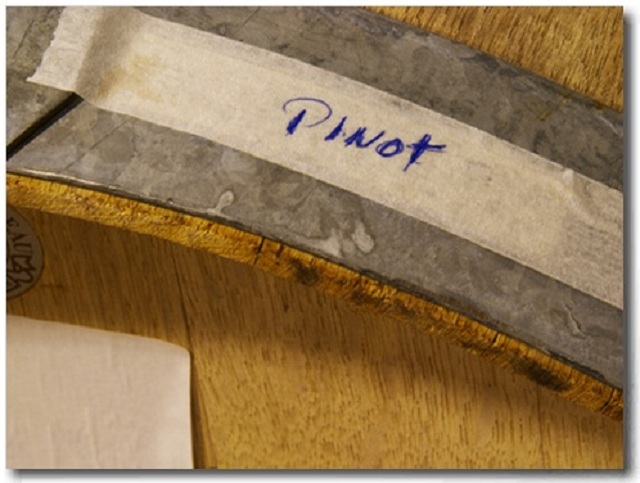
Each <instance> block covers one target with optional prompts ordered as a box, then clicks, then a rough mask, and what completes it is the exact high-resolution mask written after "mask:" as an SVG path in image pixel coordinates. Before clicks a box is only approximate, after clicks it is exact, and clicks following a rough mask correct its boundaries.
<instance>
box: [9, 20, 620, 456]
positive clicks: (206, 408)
mask: <svg viewBox="0 0 640 483" xmlns="http://www.w3.org/2000/svg"><path fill="white" fill-rule="evenodd" d="M560 10H561V11H560ZM583 10H585V9H583ZM588 10H589V12H588V13H580V12H578V13H579V15H572V14H571V13H570V12H569V11H568V10H566V9H551V10H548V9H534V10H529V11H528V13H527V12H525V14H523V13H522V11H521V10H520V9H518V11H517V12H516V10H514V9H482V8H465V9H449V8H446V9H426V8H424V9H421V10H420V11H417V10H415V9H411V8H407V9H390V10H386V13H387V14H389V15H391V16H394V17H396V18H401V19H403V20H410V21H412V22H414V23H415V22H417V24H419V25H423V26H427V27H428V28H430V29H433V30H436V31H438V29H441V30H442V31H441V32H440V33H445V32H448V33H449V35H448V36H450V37H453V38H455V39H457V40H462V41H465V43H469V44H470V45H473V46H476V47H480V48H482V49H483V50H485V49H486V50H488V51H489V52H490V53H492V54H494V55H497V56H500V57H503V58H506V60H510V61H512V62H515V61H517V62H520V63H521V65H523V66H524V67H525V68H528V69H530V70H536V69H538V70H537V72H539V73H540V74H543V75H546V76H548V77H552V78H554V80H556V81H558V82H560V83H563V84H565V85H567V86H569V87H571V88H574V89H578V90H582V92H585V93H587V94H588V95H590V96H591V97H593V98H595V99H597V100H599V101H600V102H602V103H605V104H607V105H611V106H612V107H616V108H619V106H621V105H622V95H621V91H619V92H618V93H617V94H615V92H614V91H616V89H617V87H616V85H619V86H621V85H622V84H621V79H619V80H620V83H618V84H616V83H615V82H612V79H614V80H615V79H618V78H619V77H620V74H619V72H618V73H616V68H618V67H619V68H620V69H621V65H622V64H621V58H620V55H619V52H621V41H622V38H621V35H618V34H617V33H616V32H621V29H622V17H621V14H622V11H621V9H598V10H596V9H588ZM567 12H569V13H567ZM523 15H524V17H523ZM584 15H586V17H585V16H584ZM523 18H524V19H525V20H526V21H525V20H522V19H523ZM518 19H520V20H518ZM585 19H591V20H588V21H587V20H585ZM533 25H535V27H534V26H533ZM616 29H619V30H616ZM532 32H541V34H540V35H533V34H532ZM545 32H546V33H547V35H545V34H544V33H545ZM529 35H533V37H534V41H532V42H534V44H536V43H537V44H536V45H537V46H536V45H533V46H532V45H531V42H530V44H529V45H527V46H526V47H523V45H525V43H526V39H527V38H528V37H527V36H529ZM598 35H600V37H597V38H598V40H597V42H594V41H593V37H594V36H598ZM500 39H502V40H500ZM505 39H506V40H505ZM509 39H511V40H509ZM523 39H524V40H523ZM558 39H565V43H568V44H570V45H571V46H572V47H567V46H566V45H564V44H563V43H562V42H560V43H558ZM584 39H587V40H589V42H585V41H584ZM474 42H479V44H478V45H476V44H474ZM581 43H584V44H590V45H591V47H588V48H586V50H584V49H585V47H584V46H582V45H579V44H581ZM498 46H499V48H498ZM492 49H494V50H493V51H492ZM500 49H502V50H500ZM581 49H583V50H581ZM580 52H586V53H585V54H584V55H585V56H586V58H588V59H589V62H588V63H586V64H585V62H584V61H583V60H581V59H582V57H581V55H583V54H581V53H580ZM510 56H512V57H510ZM545 56H547V57H548V59H551V60H548V59H547V61H545V60H543V59H545V58H547V57H545ZM557 59H559V60H557ZM611 59H613V61H612V60H611ZM580 65H586V67H585V68H584V69H582V70H581V67H580ZM541 66H542V67H541ZM598 66H599V67H598ZM616 66H617V67H616ZM545 69H548V70H545ZM563 69H564V70H563ZM600 69H606V73H604V72H603V71H602V70H600ZM556 74H557V75H561V76H564V77H563V78H562V79H560V78H556V77H554V76H555V75H556ZM563 79H564V80H563ZM597 85H600V87H597ZM581 86H582V87H581ZM594 86H595V87H594ZM612 89H613V90H612ZM607 96H610V97H607ZM18 178H19V177H14V176H11V177H9V182H10V183H13V184H10V185H9V188H8V199H9V201H10V202H11V203H12V204H13V205H14V206H15V207H16V208H17V209H18V211H19V212H20V213H21V214H22V215H23V216H24V217H25V218H26V219H27V220H28V221H29V222H30V224H31V225H32V227H33V228H34V230H35V231H36V232H37V233H38V235H39V236H40V238H41V240H42V242H43V246H44V250H45V271H44V273H43V275H42V278H41V280H40V281H39V283H38V285H37V286H36V287H35V288H34V289H33V290H32V291H30V292H28V293H27V294H25V295H23V296H21V297H18V298H16V299H13V300H10V301H9V302H8V304H7V306H8V310H9V312H11V313H15V314H19V315H27V316H31V317H35V318H44V319H51V320H61V321H66V322H70V323H81V324H85V325H89V326H94V327H101V328H107V329H110V330H117V331H123V332H129V333H135V334H140V335H145V336H149V337H157V338H162V339H165V340H169V341H171V342H175V343H177V344H180V345H182V346H184V347H187V348H188V349H189V350H190V351H191V353H192V356H193V410H194V445H195V456H196V463H197V466H198V467H206V468H212V467H220V468H292V467H295V468H319V467H322V468H381V467H385V468H398V467H402V468H620V467H621V466H622V464H623V446H622V442H623V441H622V439H623V438H622V433H623V425H622V422H621V421H616V420H613V419H611V418H609V417H606V416H604V415H602V414H598V413H596V412H593V411H590V410H588V409H585V408H584V407H581V406H579V405H577V404H574V403H573V402H571V401H568V400H566V399H562V398H561V397H559V396H558V394H557V393H555V392H553V391H552V390H550V389H549V388H548V387H545V386H544V385H543V384H542V381H543V380H544V377H542V378H540V377H539V378H538V379H537V383H536V382H534V381H533V380H530V379H531V378H532V379H535V376H534V375H532V373H531V371H530V372H527V371H526V370H523V371H521V372H522V373H523V374H525V375H527V376H528V377H529V378H530V379H527V378H523V377H521V376H520V375H517V374H516V373H515V372H514V371H513V369H514V368H515V366H514V365H513V364H511V365H510V366H509V367H510V368H511V370H505V369H503V368H501V367H499V366H498V365H497V364H493V363H491V362H490V361H487V360H485V359H482V358H479V357H477V356H476V355H474V354H473V352H474V351H475V352H479V350H478V348H477V347H473V346H468V349H470V350H463V349H462V348H459V347H456V346H455V345H453V344H450V343H448V342H447V341H446V340H445V339H446V337H447V334H446V333H439V332H438V331H435V330H429V327H428V326H427V325H424V324H423V325H421V324H418V323H416V322H417V321H418V320H417V319H419V318H420V317H418V315H419V314H417V312H413V313H411V312H407V311H405V314H404V320H405V322H406V323H401V322H399V321H398V317H396V316H393V314H391V313H386V314H380V313H376V312H375V311H373V310H366V309H365V307H369V308H371V304H369V305H368V304H367V303H365V302H366V301H364V300H358V297H355V299H356V300H353V301H351V302H348V301H344V300H341V299H340V298H337V297H334V296H332V295H330V294H329V293H327V291H326V290H317V288H318V287H320V288H325V289H326V288H327V286H328V285H330V284H329V282H324V281H323V280H322V279H323V277H325V278H326V277H327V273H326V270H328V269H323V270H325V272H323V270H321V269H320V268H318V267H319V266H321V263H320V262H314V261H313V260H311V261H307V262H304V263H303V262H302V260H303V258H302V256H297V255H296V254H295V253H293V252H290V251H288V249H286V248H282V247H280V246H278V245H277V244H269V242H265V241H262V240H261V239H260V238H259V237H255V236H253V235H249V234H240V235H238V236H237V237H236V235H235V234H231V233H230V232H228V231H227V230H226V229H225V227H220V226H219V225H216V224H213V223H210V222H205V221H197V220H196V221H192V222H189V223H191V224H189V223H187V221H185V220H187V218H185V217H181V216H177V215H175V214H166V213H164V212H162V210H158V211H157V216H159V217H162V216H165V217H166V219H165V220H164V221H163V220H162V219H161V218H153V217H147V211H145V210H146V209H147V208H145V207H144V205H141V204H137V203H135V202H132V201H129V200H121V199H120V200H118V199H115V198H114V197H109V196H107V195H102V194H99V193H96V194H95V196H92V195H90V194H89V195H87V194H86V193H87V190H79V189H77V188H69V187H64V188H63V187H60V188H59V191H56V189H57V188H55V186H53V187H52V185H55V183H47V182H40V181H34V180H28V181H27V180H20V179H18ZM39 183H41V184H40V188H38V184H39ZM12 186H13V187H12ZM19 187H21V188H20V189H18V188H19ZM30 190H31V191H30ZM34 190H35V191H34ZM38 190H39V191H38ZM63 192H64V193H66V194H64V196H63ZM52 193H53V194H56V193H57V195H56V196H57V197H58V202H57V204H56V200H55V198H56V196H52ZM89 193H91V192H89ZM25 194H26V196H25ZM74 197H76V198H74ZM47 200H48V201H47ZM74 200H75V202H76V203H78V204H79V205H81V206H82V207H83V208H82V210H84V212H85V215H81V214H78V213H70V212H68V211H65V210H67V209H66V208H63V204H64V203H66V204H67V206H68V204H69V203H73V202H74ZM107 205H109V206H107ZM27 207H30V208H27ZM52 213H67V214H72V215H73V216H76V217H81V218H85V219H82V220H81V219H73V218H69V217H66V216H59V215H56V214H52ZM87 213H94V214H95V217H94V218H92V217H90V216H87V215H86V214H87ZM91 219H94V220H96V221H99V223H95V222H91V221H88V220H91ZM154 222H155V224H154ZM115 226H126V228H127V229H126V230H123V229H118V228H115ZM136 231H137V232H142V233H153V234H154V235H155V236H148V235H142V234H139V233H135V232H136ZM234 233H235V232H234ZM162 238H168V239H172V240H174V241H176V242H177V243H170V242H168V241H166V240H163V239H162ZM216 243H218V245H217V246H216ZM180 244H182V245H186V246H181V245H180ZM188 247H190V248H188ZM196 248H201V250H198V249H196ZM211 253H219V254H221V255H223V256H225V257H229V258H233V259H234V260H236V261H234V260H229V259H225V258H222V257H219V256H215V255H212V254H211ZM257 253H263V254H264V255H263V258H262V260H264V262H263V263H262V264H261V263H257V258H256V254H257ZM271 255H274V256H271ZM275 255H277V257H276V256H275ZM258 258H260V257H258ZM279 260H280V261H279ZM240 262H241V263H240ZM314 263H315V265H316V270H315V271H313V270H311V271H310V270H309V266H310V265H313V264H314ZM265 264H271V265H270V266H268V265H265ZM253 265H257V266H260V267H261V268H262V269H264V270H267V271H269V272H271V273H276V274H277V275H279V276H280V277H276V276H274V275H272V274H269V273H264V272H263V271H261V270H258V269H257V268H255V266H253ZM281 277H284V278H281ZM287 277H288V278H289V279H290V280H287V279H286V278H287ZM329 278H330V277H329ZM293 280H298V282H302V283H296V282H295V281H293ZM312 282H313V283H312ZM341 283H343V285H345V286H344V289H343V291H344V293H347V292H348V291H349V290H350V289H351V287H350V286H349V282H348V280H347V279H346V278H345V279H342V282H341ZM357 283H360V281H358V280H354V281H353V287H356V285H357ZM305 284H306V285H305ZM307 285H315V286H316V287H315V288H314V287H310V286H307ZM383 290H385V289H384V287H380V286H379V285H375V284H372V285H371V286H370V291H371V294H370V295H371V297H370V298H373V299H374V300H375V297H374V295H375V294H376V293H377V292H379V291H383ZM357 293H362V292H357ZM343 295H344V294H343ZM360 298H361V299H363V298H364V296H362V297H360ZM400 298H401V297H400ZM378 300H379V299H378ZM434 310H436V308H434ZM382 312H385V311H382ZM432 315H433V314H432ZM442 317H450V320H449V322H450V326H451V327H454V326H455V324H456V323H460V324H462V326H464V327H466V329H465V330H467V329H468V330H471V329H470V328H473V330H475V331H476V332H470V333H473V334H475V336H477V337H476V339H477V340H479V341H481V340H483V337H484V338H485V339H486V338H487V334H486V333H484V332H482V330H483V329H482V328H481V327H477V326H474V325H473V321H469V323H468V324H467V322H465V321H464V318H460V317H456V316H455V314H444V315H442ZM400 318H402V317H400ZM431 318H433V317H431ZM449 322H447V323H449ZM464 324H467V325H464ZM430 332H431V333H435V334H436V335H438V334H439V335H444V336H445V337H444V338H443V337H436V336H434V335H432V334H431V333H430ZM488 338H489V339H495V337H494V335H493V334H491V335H490V336H489V337H488ZM496 340H497V339H496ZM497 341H498V343H500V341H499V340H497ZM509 344H511V342H510V341H504V345H505V346H508V345H509ZM505 350H511V349H509V348H507V349H505ZM523 350H524V349H523V348H522V347H519V346H518V347H515V346H514V348H513V351H515V352H517V351H523ZM485 355H486V354H485ZM536 357H538V358H539V359H536V360H538V362H539V361H541V360H543V358H542V356H539V355H536ZM518 360H520V361H525V360H529V359H527V354H525V353H520V359H518ZM495 362H498V363H500V360H496V361H495ZM544 364H546V366H540V365H538V366H534V367H535V368H538V369H541V370H542V373H540V372H538V375H540V374H543V376H544V375H545V374H546V373H545V372H544V370H545V369H546V370H547V373H551V374H556V376H557V374H562V373H563V372H562V371H565V370H566V368H564V367H555V366H554V362H553V361H547V360H545V362H544ZM507 365H508V364H507ZM535 373H536V372H535V371H533V374H535ZM581 377H584V376H583V375H581V374H579V373H577V371H576V372H570V373H566V378H565V379H566V380H567V381H573V383H574V384H576V381H578V383H577V384H578V385H577V386H574V387H582V388H583V389H585V388H587V387H590V388H591V390H592V392H593V393H592V394H590V395H587V398H586V399H587V400H583V401H580V402H581V403H582V404H584V405H587V406H588V405H589V401H592V402H593V401H596V400H597V401H599V405H600V406H603V405H604V406H606V407H610V408H617V409H616V411H617V413H616V414H618V415H619V414H620V413H619V410H620V408H621V404H622V401H621V394H619V393H616V394H614V393H611V392H606V388H602V387H599V386H597V385H596V386H594V385H593V384H592V385H591V386H589V384H590V382H589V381H582V382H579V380H580V378H581ZM581 384H582V385H581ZM555 389H556V390H557V389H558V388H557V387H556V388H555ZM598 391H603V392H601V393H599V394H597V392H598ZM581 394H584V393H581ZM566 396H568V397H569V396H570V395H566ZM573 396H575V397H574V399H576V398H577V399H580V397H581V396H580V394H577V395H576V394H574V395H573ZM592 409H596V408H592ZM614 412H615V411H614Z"/></svg>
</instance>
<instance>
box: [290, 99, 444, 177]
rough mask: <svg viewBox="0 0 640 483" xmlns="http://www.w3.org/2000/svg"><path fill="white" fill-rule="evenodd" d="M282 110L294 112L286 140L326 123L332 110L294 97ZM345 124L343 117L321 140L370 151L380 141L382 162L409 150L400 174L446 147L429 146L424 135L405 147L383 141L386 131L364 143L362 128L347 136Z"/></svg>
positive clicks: (321, 103) (315, 101) (318, 101)
mask: <svg viewBox="0 0 640 483" xmlns="http://www.w3.org/2000/svg"><path fill="white" fill-rule="evenodd" d="M294 108H295V111H294ZM282 110H283V111H284V112H285V113H287V114H292V113H293V112H295V115H293V117H291V119H290V120H289V122H288V123H287V127H286V135H287V136H291V135H293V134H295V133H296V131H297V130H298V128H300V127H303V128H314V127H317V126H319V125H321V124H323V123H325V122H327V121H328V120H329V119H330V118H331V117H332V115H333V109H331V106H330V105H329V104H328V103H326V102H325V101H323V100H322V99H316V98H313V97H295V98H293V99H289V100H288V101H287V102H285V103H284V104H283V105H282ZM347 120H348V117H347V116H343V117H342V118H341V119H340V121H338V123H337V124H335V126H334V127H333V128H332V129H331V131H329V133H328V134H327V135H326V136H325V137H324V140H325V141H334V140H335V139H337V138H339V137H343V138H344V140H343V143H344V146H345V147H349V146H355V147H356V148H359V149H366V148H369V147H372V146H373V145H374V144H376V143H378V141H380V142H379V143H378V144H377V145H376V146H375V148H374V151H375V152H376V153H377V154H378V155H379V156H381V157H383V158H392V157H394V156H397V155H399V154H400V153H402V152H403V151H404V150H405V149H409V150H410V151H411V154H410V155H409V160H408V161H407V163H406V164H405V166H404V168H403V170H402V171H404V172H406V171H407V170H408V169H409V168H410V167H411V166H413V165H414V164H420V163H419V162H418V160H419V159H420V157H421V156H422V155H423V154H424V153H426V152H436V153H442V152H444V149H445V148H446V147H447V145H446V144H431V134H424V136H422V138H420V139H419V140H418V141H416V142H414V143H411V144H406V143H405V142H404V141H403V140H402V139H400V138H397V137H395V138H391V139H386V140H384V139H383V138H384V136H385V134H386V131H380V132H379V133H377V134H376V135H375V136H373V137H370V138H369V139H367V127H366V126H359V127H358V128H357V129H356V130H355V131H353V133H351V134H349V133H348V132H347V131H346V128H345V125H346V123H347ZM303 121H304V122H303Z"/></svg>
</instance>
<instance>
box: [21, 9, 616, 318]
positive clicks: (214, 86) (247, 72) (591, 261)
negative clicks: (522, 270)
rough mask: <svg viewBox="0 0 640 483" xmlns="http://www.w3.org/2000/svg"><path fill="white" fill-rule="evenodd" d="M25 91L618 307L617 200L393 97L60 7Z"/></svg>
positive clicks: (141, 19)
mask: <svg viewBox="0 0 640 483" xmlns="http://www.w3.org/2000/svg"><path fill="white" fill-rule="evenodd" d="M380 75H384V72H381V73H380ZM30 80H32V81H33V82H37V83H40V84H46V85H49V86H52V87H56V88H59V89H62V90H67V91H75V92H77V93H78V94H79V95H80V96H82V97H83V98H85V99H86V100H87V101H89V102H91V103H92V104H94V105H96V106H98V107H100V108H103V109H107V110H109V111H113V112H118V113H121V114H127V115H130V116H134V117H137V118H140V119H143V120H146V121H149V122H152V123H156V124H159V125H162V126H167V127H170V128H173V129H176V130H179V131H185V132H188V133H191V134H195V135H199V136H202V137H205V138H208V139H210V140H213V141H216V142H218V143H221V144H224V145H227V146H230V147H232V148H235V149H238V150H241V151H244V152H246V153H249V154H252V155H254V156H256V157H258V158H262V159H265V160H267V161H270V162H272V163H276V164H279V165H281V166H285V167H287V168H289V169H292V170H295V171H298V172H301V173H304V174H306V175H308V176H311V177H314V178H317V179H319V180H322V181H324V182H327V183H330V184H332V185H335V186H338V187H340V188H342V189H345V190H348V191H351V192H353V193H356V194H358V195H360V196H362V197H365V198H369V199H371V200H374V201H376V202H378V203H381V204H383V205H386V206H388V207H390V208H393V209H395V210H398V211H400V212H402V213H405V214H407V215H410V216H413V217H415V218H418V219H420V220H422V221H425V222H427V223H430V224H433V225H435V226H437V227H440V228H442V229H444V230H446V231H448V232H450V233H453V234H455V235H457V236H460V237H462V238H465V239H468V240H470V241H471V242H473V243H476V244H478V245H480V246H482V247H485V248H487V249H489V250H492V251H494V252H496V253H498V254H500V255H503V256H505V257H508V258H510V259H513V260H515V261H517V262H519V263H521V264H523V265H526V266H528V267H530V268H532V269H535V270H537V271H539V272H541V273H543V274H545V275H547V276H549V277H552V278H554V279H556V280H559V281H561V282H563V283H565V284H567V285H570V286H571V287H573V288H575V289H578V290H580V291H583V292H585V293H587V294H590V295H592V296H594V297H597V298H598V299H601V300H603V301H606V302H608V303H610V304H612V305H614V306H616V307H618V308H622V292H623V290H622V213H623V210H622V194H621V193H620V192H619V191H616V190H614V189H611V188H609V187H607V186H605V185H603V184H602V183H599V182H596V181H594V180H591V179H589V178H587V177H585V176H582V175H580V174H578V173H576V172H574V171H571V170H569V169H567V168H564V167H563V166H561V165H559V164H557V163H554V162H551V161H549V160H546V159H544V158H542V157H540V156H538V155H535V154H533V153H531V152H528V151H526V150H524V149H521V148H519V147H517V146H514V145H512V144H509V143H507V142H505V141H502V140H500V139H498V138H496V137H494V136H492V135H489V134H487V133H485V132H482V131H480V130H477V129H475V128H473V127H471V126H468V125H465V124H463V123H460V122H458V121H455V120H453V119H450V118H448V117H445V116H442V115H440V114H438V113H436V112H434V111H431V110H429V109H426V108H423V107H420V106H417V105H415V104H413V103H411V102H408V101H405V100H403V99H400V98H398V97H396V96H393V95H390V94H388V93H385V92H382V91H379V90H377V89H374V88H371V87H369V86H366V85H364V84H361V83H359V82H356V81H353V80H350V79H347V78H344V77H341V76H339V75H337V74H334V73H331V72H327V71H325V70H322V69H319V68H316V67H313V66H311V65H308V64H305V63H303V62H300V61H297V60H293V59H290V58H287V57H284V56H282V55H279V54H275V53H273V52H270V51H267V50H264V49H260V48H257V47H253V46H249V45H246V44H243V43H241V42H237V41H233V40H229V39H226V38H223V37H219V36H216V35H213V34H209V33H206V32H201V31H198V30H195V29H192V28H189V27H185V26H182V25H178V24H174V23H171V22H167V21H163V20H159V19H156V18H153V17H150V16H148V15H145V14H142V13H140V12H138V11H136V10H133V9H131V8H99V7H89V8H82V7H71V8H67V9H65V11H64V13H63V14H62V16H61V18H60V23H59V26H58V29H57V31H56V34H55V39H54V41H53V42H52V44H51V46H50V47H49V49H48V50H47V52H46V54H45V56H44V59H43V61H42V65H41V66H40V67H39V69H38V71H37V72H36V74H35V75H34V76H33V77H32V78H31V79H30ZM200 175H201V176H206V173H200Z"/></svg>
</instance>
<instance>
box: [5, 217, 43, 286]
mask: <svg viewBox="0 0 640 483" xmlns="http://www.w3.org/2000/svg"><path fill="white" fill-rule="evenodd" d="M42 266H43V257H42V247H41V245H40V240H38V237H37V236H36V234H35V233H34V232H33V230H32V229H31V227H30V226H29V224H28V223H27V222H26V221H25V219H24V218H22V217H21V216H20V215H18V213H16V211H15V210H14V209H13V208H10V207H8V206H7V298H11V297H16V296H17V295H20V294H23V293H24V292H26V291H27V290H29V289H30V288H31V287H33V286H34V285H35V283H36V282H37V281H38V278H39V277H40V273H42Z"/></svg>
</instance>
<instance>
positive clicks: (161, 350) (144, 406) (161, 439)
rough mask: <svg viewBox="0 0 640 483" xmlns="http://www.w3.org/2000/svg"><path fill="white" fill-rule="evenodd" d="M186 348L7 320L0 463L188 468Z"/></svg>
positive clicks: (25, 320)
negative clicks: (2, 457) (3, 456)
mask: <svg viewBox="0 0 640 483" xmlns="http://www.w3.org/2000/svg"><path fill="white" fill-rule="evenodd" d="M189 374H190V370H189V353H188V351H186V350H185V349H183V348H181V347H179V346H176V345H174V344H169V343H167V342H164V341H160V340H155V339H148V338H145V337H138V336H133V335H128V334H120V333H115V332H109V331H105V330H98V329H91V328H86V327H80V326H75V325H69V324H61V323H57V322H48V321H37V320H33V319H28V318H24V317H17V316H12V315H9V316H8V317H7V466H8V467H9V468H13V469H174V468H175V469H187V468H193V461H192V448H191V422H190V406H189V401H190V397H189Z"/></svg>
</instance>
